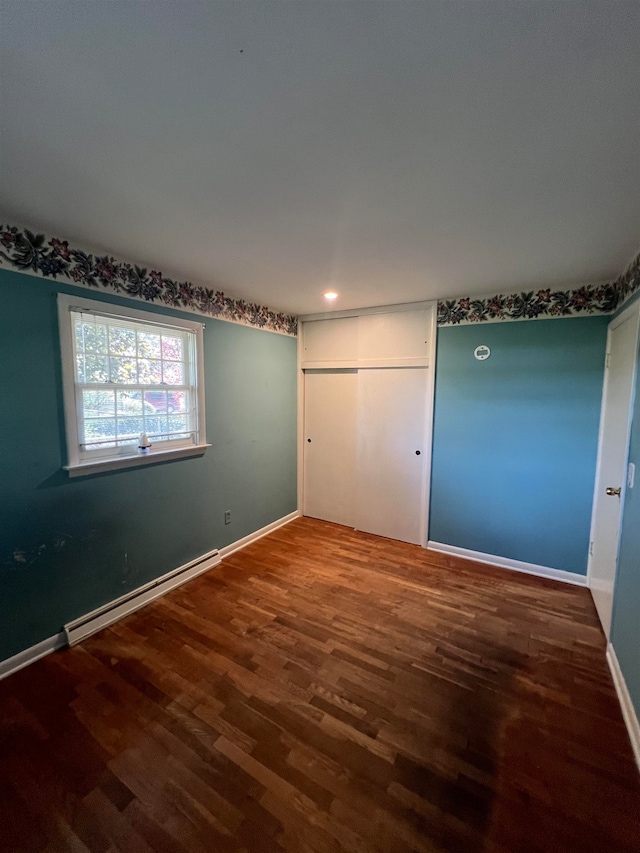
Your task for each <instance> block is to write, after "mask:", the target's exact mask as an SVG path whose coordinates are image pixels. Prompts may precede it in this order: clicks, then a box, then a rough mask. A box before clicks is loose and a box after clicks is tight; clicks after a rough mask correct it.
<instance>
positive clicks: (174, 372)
mask: <svg viewBox="0 0 640 853" xmlns="http://www.w3.org/2000/svg"><path fill="white" fill-rule="evenodd" d="M162 376H163V380H164V382H166V384H167V385H184V365H183V364H181V363H180V362H179V361H165V362H163V364H162Z"/></svg>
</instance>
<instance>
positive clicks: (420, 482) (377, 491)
mask: <svg viewBox="0 0 640 853" xmlns="http://www.w3.org/2000/svg"><path fill="white" fill-rule="evenodd" d="M427 374H428V368H426V367H420V368H401V369H393V368H386V369H367V370H360V371H359V373H358V462H357V471H358V476H357V489H356V521H355V526H356V528H357V529H358V530H363V531H365V532H367V533H376V534H378V535H379V536H388V537H389V538H391V539H400V540H401V541H404V542H413V543H414V544H416V545H419V544H421V542H422V538H423V531H424V529H425V525H426V519H425V518H423V515H424V484H425V481H426V473H427V472H426V467H425V466H426V464H428V458H427V457H428V453H427V452H426V451H427V450H428V448H426V447H425V417H426V406H427V381H428V375H427Z"/></svg>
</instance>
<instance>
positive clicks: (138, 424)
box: [118, 415, 147, 439]
mask: <svg viewBox="0 0 640 853" xmlns="http://www.w3.org/2000/svg"><path fill="white" fill-rule="evenodd" d="M146 429H147V427H146V426H145V422H144V420H143V419H142V415H140V417H138V418H135V417H118V438H127V436H128V437H130V438H132V439H133V438H136V439H137V438H139V437H140V435H141V433H143V432H145V431H146Z"/></svg>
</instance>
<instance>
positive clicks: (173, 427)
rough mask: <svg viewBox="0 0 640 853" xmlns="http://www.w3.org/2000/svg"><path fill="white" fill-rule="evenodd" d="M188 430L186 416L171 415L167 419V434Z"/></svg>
mask: <svg viewBox="0 0 640 853" xmlns="http://www.w3.org/2000/svg"><path fill="white" fill-rule="evenodd" d="M188 428H189V427H188V426H187V416H186V415H169V417H168V418H167V432H180V431H185V430H187V429H188Z"/></svg>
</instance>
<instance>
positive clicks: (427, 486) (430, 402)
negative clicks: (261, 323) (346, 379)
mask: <svg viewBox="0 0 640 853" xmlns="http://www.w3.org/2000/svg"><path fill="white" fill-rule="evenodd" d="M424 308H430V309H431V315H430V319H429V328H428V334H429V338H428V340H429V357H428V365H427V367H428V370H429V371H430V374H429V393H427V400H426V411H425V430H424V456H425V459H424V463H423V479H422V495H421V504H422V506H421V520H420V546H421V547H422V548H426V547H427V543H428V541H429V510H430V499H431V465H432V453H433V415H434V403H435V388H436V379H435V370H436V337H437V333H438V323H437V303H436V302H431V301H429V302H408V303H404V304H400V305H380V306H376V307H374V308H360V309H354V310H347V311H329V312H324V313H321V314H320V313H319V314H305V315H303V316H301V317H298V359H297V370H298V515H303V513H304V412H305V398H304V369H303V367H302V362H303V359H304V324H305V322H306V321H315V320H333V319H339V318H343V317H360V316H365V315H367V314H394V313H396V312H404V311H411V310H416V311H417V310H421V309H424ZM351 366H352V367H354V368H357V367H358V365H357V363H354V364H353V365H351Z"/></svg>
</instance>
